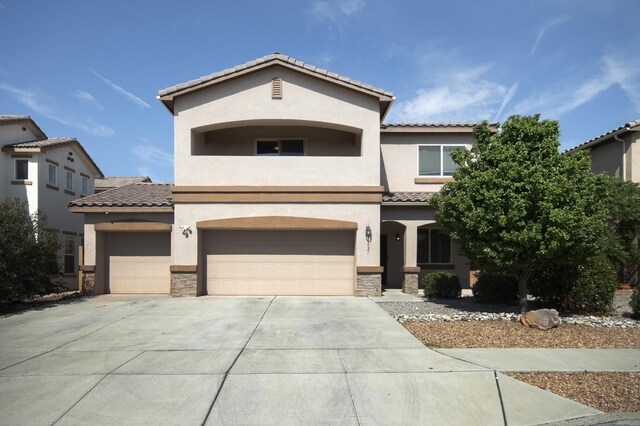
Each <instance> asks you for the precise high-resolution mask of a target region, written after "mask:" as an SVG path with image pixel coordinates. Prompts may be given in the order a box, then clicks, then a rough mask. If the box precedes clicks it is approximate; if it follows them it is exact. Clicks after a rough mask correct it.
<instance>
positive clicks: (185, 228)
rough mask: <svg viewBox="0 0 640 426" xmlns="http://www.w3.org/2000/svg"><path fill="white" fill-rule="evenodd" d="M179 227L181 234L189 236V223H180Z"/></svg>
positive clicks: (190, 231)
mask: <svg viewBox="0 0 640 426" xmlns="http://www.w3.org/2000/svg"><path fill="white" fill-rule="evenodd" d="M180 229H182V235H184V236H185V237H186V238H189V235H190V234H193V231H192V230H191V226H190V225H180Z"/></svg>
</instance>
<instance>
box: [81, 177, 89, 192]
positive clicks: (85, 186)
mask: <svg viewBox="0 0 640 426" xmlns="http://www.w3.org/2000/svg"><path fill="white" fill-rule="evenodd" d="M81 179H82V186H81V187H80V195H85V196H86V195H89V179H88V178H86V177H84V176H82V177H81Z"/></svg>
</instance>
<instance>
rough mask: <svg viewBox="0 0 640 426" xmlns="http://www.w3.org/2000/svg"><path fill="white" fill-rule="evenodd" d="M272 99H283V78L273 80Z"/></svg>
mask: <svg viewBox="0 0 640 426" xmlns="http://www.w3.org/2000/svg"><path fill="white" fill-rule="evenodd" d="M271 99H282V79H281V78H274V79H273V80H271Z"/></svg>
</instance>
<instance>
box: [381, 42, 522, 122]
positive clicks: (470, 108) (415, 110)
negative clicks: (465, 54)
mask: <svg viewBox="0 0 640 426" xmlns="http://www.w3.org/2000/svg"><path fill="white" fill-rule="evenodd" d="M419 63H420V65H419V68H421V69H423V70H427V71H424V72H423V74H424V80H425V81H424V83H423V87H421V88H419V89H417V90H416V92H415V95H414V97H413V98H412V99H409V100H408V101H406V102H400V103H399V104H398V105H396V107H395V108H394V110H393V111H392V112H391V114H390V117H389V120H392V121H412V122H419V121H479V120H489V119H491V118H492V117H494V116H495V115H496V113H497V112H498V111H499V110H500V106H501V104H502V103H505V99H506V98H508V97H509V96H511V97H512V96H513V95H514V94H515V90H517V86H515V88H514V87H513V86H512V89H507V87H505V86H504V85H502V84H501V83H499V82H496V81H495V80H494V79H492V78H490V76H489V71H490V70H491V69H492V68H493V65H492V64H490V63H483V64H476V65H468V64H467V63H466V62H465V60H464V59H460V58H459V57H458V55H456V53H455V52H451V51H448V52H447V51H441V50H438V49H435V50H431V51H429V52H427V53H426V54H423V55H422V58H421V60H419ZM510 90H511V92H512V93H511V94H510V95H509V91H510Z"/></svg>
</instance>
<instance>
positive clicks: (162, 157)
mask: <svg viewBox="0 0 640 426" xmlns="http://www.w3.org/2000/svg"><path fill="white" fill-rule="evenodd" d="M140 140H141V141H142V142H143V144H142V145H134V146H132V147H131V152H132V153H133V154H134V155H135V156H136V157H138V160H139V162H140V166H139V167H138V173H139V174H141V175H144V176H149V177H150V178H151V180H153V181H154V182H170V181H172V178H171V175H172V171H173V155H172V154H171V153H169V152H167V151H164V150H163V149H160V148H158V147H157V146H154V145H151V143H150V142H149V140H148V139H147V138H140Z"/></svg>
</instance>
